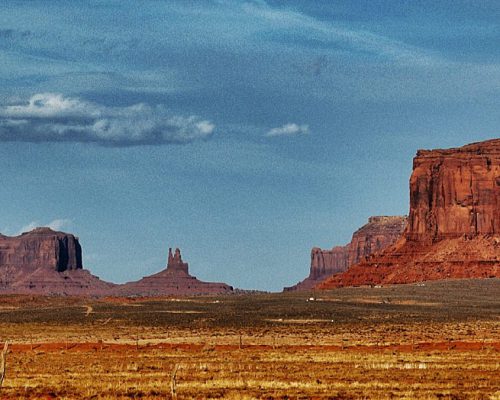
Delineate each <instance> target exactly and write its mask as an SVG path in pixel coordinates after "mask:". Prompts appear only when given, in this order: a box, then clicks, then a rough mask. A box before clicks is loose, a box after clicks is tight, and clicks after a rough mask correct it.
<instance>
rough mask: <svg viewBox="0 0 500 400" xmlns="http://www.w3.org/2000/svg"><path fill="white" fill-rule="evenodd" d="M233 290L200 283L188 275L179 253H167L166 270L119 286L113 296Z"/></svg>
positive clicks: (224, 291)
mask: <svg viewBox="0 0 500 400" xmlns="http://www.w3.org/2000/svg"><path fill="white" fill-rule="evenodd" d="M232 291H233V288H232V287H231V286H229V285H226V284H225V283H214V282H202V281H200V280H198V279H196V277H194V276H191V275H189V270H188V264H187V263H185V262H183V261H182V257H181V252H180V250H179V249H175V252H174V254H172V249H169V251H168V261H167V268H166V269H164V270H163V271H160V272H158V273H156V274H154V275H150V276H146V277H144V278H142V279H141V280H139V281H136V282H129V283H126V284H124V285H119V286H117V287H116V289H114V291H113V294H115V295H120V296H169V295H176V296H188V295H211V294H223V293H230V292H232Z"/></svg>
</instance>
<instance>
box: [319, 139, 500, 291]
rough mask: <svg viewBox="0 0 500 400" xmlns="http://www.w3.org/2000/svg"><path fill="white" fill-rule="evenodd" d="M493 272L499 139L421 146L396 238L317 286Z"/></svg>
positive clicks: (497, 262) (499, 241)
mask: <svg viewBox="0 0 500 400" xmlns="http://www.w3.org/2000/svg"><path fill="white" fill-rule="evenodd" d="M498 276H500V139H493V140H489V141H485V142H480V143H473V144H470V145H466V146H463V147H460V148H453V149H446V150H420V151H418V152H417V155H416V157H415V158H414V161H413V173H412V175H411V178H410V213H409V218H408V225H407V228H406V229H405V232H404V234H403V236H402V238H401V239H400V240H399V241H397V242H396V243H395V244H394V245H393V246H391V247H389V248H387V249H386V250H385V251H383V252H382V253H381V254H378V255H372V256H370V257H369V258H368V259H367V260H365V261H362V262H360V263H359V264H357V265H354V266H352V267H351V268H349V269H348V270H347V271H346V272H344V273H342V274H339V275H336V276H332V277H331V278H329V279H327V280H326V281H325V282H323V283H321V284H320V285H319V286H318V287H319V288H323V289H326V288H332V287H338V286H356V285H366V284H370V285H375V284H385V283H411V282H419V281H424V280H435V279H448V278H484V277H498Z"/></svg>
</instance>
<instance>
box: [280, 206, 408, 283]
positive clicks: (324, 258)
mask: <svg viewBox="0 0 500 400" xmlns="http://www.w3.org/2000/svg"><path fill="white" fill-rule="evenodd" d="M406 221H407V218H406V217H404V216H376V217H370V218H369V219H368V223H367V224H365V225H363V226H362V227H361V228H360V229H358V230H357V231H356V232H354V233H353V235H352V240H351V242H350V243H349V244H347V245H346V246H337V247H334V248H333V249H331V250H322V249H320V248H318V247H314V248H313V249H312V251H311V268H310V273H309V276H308V277H307V278H306V279H305V280H303V281H302V282H299V283H298V284H297V285H295V286H292V287H290V288H285V290H287V291H288V290H309V289H312V288H313V287H314V286H315V285H317V284H319V283H320V282H322V281H323V280H324V279H326V278H327V277H329V276H331V275H334V274H338V273H341V272H344V271H346V270H347V269H348V268H349V267H350V266H351V265H353V264H356V263H358V262H359V261H361V260H363V259H364V258H366V257H368V256H369V255H371V254H374V253H376V252H379V251H381V250H383V249H385V248H386V247H387V246H390V245H392V244H393V243H394V242H396V240H398V239H399V238H400V237H401V235H402V233H403V230H404V228H405V226H406Z"/></svg>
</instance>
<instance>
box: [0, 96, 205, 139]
mask: <svg viewBox="0 0 500 400" xmlns="http://www.w3.org/2000/svg"><path fill="white" fill-rule="evenodd" d="M214 129H215V125H214V124H213V123H212V122H211V121H208V120H204V119H201V118H199V117H198V116H195V115H191V116H180V115H173V114H172V113H171V112H169V110H168V109H167V108H166V107H165V106H163V105H156V106H150V105H148V104H144V103H139V104H135V105H132V106H127V107H108V106H103V105H100V104H96V103H92V102H88V101H85V100H82V99H80V98H76V97H65V96H64V95H62V94H59V93H39V94H35V95H33V96H31V98H30V99H29V100H28V101H27V102H25V103H22V104H14V105H6V106H3V107H0V141H3V142H8V141H17V142H87V143H96V144H99V145H102V146H137V145H164V144H183V143H189V142H192V141H195V140H199V139H207V138H209V137H210V136H212V134H213V132H214Z"/></svg>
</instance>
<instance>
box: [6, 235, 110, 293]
mask: <svg viewBox="0 0 500 400" xmlns="http://www.w3.org/2000/svg"><path fill="white" fill-rule="evenodd" d="M113 286H114V285H113V284H111V283H107V282H104V281H101V280H100V279H99V278H97V277H95V276H93V275H91V274H90V272H88V271H87V270H84V269H83V265H82V248H81V246H80V243H79V241H78V238H77V237H75V236H73V235H71V234H69V233H64V232H56V231H53V230H52V229H50V228H43V227H42V228H36V229H34V230H32V231H31V232H25V233H23V234H21V235H19V236H14V237H10V236H5V235H1V234H0V293H20V294H23V293H30V294H31V293H32V294H67V295H98V294H103V293H105V292H106V291H107V290H109V289H110V288H112V287H113Z"/></svg>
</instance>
